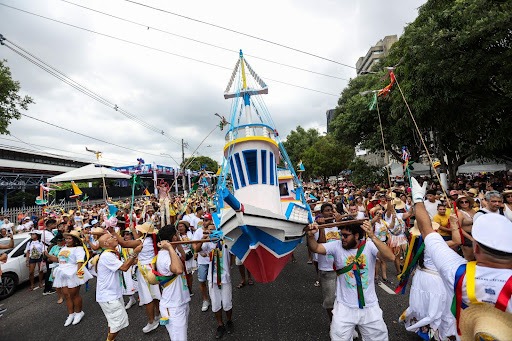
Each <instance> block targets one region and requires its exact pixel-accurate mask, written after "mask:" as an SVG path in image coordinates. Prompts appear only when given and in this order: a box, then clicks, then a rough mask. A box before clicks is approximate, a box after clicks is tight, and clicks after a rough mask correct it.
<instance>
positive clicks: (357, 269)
mask: <svg viewBox="0 0 512 341" xmlns="http://www.w3.org/2000/svg"><path fill="white" fill-rule="evenodd" d="M365 245H366V240H363V241H361V242H360V243H359V245H358V247H357V252H356V256H355V258H354V261H353V262H352V263H350V264H347V265H346V266H345V267H343V268H341V269H338V270H336V274H337V275H338V276H340V275H342V274H344V273H347V272H349V271H350V270H352V272H353V273H354V277H355V279H356V285H357V301H358V304H359V309H363V308H364V306H365V302H364V292H363V283H362V281H361V270H362V269H363V268H364V264H362V262H361V260H360V259H359V257H360V256H361V253H363V250H364V246H365Z"/></svg>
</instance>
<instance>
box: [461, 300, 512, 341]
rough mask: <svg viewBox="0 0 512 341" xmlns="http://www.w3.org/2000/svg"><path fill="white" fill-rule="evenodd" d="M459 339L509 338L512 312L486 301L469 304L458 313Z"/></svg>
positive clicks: (511, 337) (501, 339) (503, 339)
mask: <svg viewBox="0 0 512 341" xmlns="http://www.w3.org/2000/svg"><path fill="white" fill-rule="evenodd" d="M459 325H460V331H461V340H462V341H469V340H500V341H505V340H511V339H512V314H510V313H507V312H504V311H501V310H499V309H497V308H495V307H493V306H492V305H490V304H488V303H481V304H471V305H470V306H469V307H468V308H466V309H462V310H461V313H460V323H459Z"/></svg>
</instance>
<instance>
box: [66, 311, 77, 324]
mask: <svg viewBox="0 0 512 341" xmlns="http://www.w3.org/2000/svg"><path fill="white" fill-rule="evenodd" d="M74 318H75V314H74V313H73V314H69V315H68V318H67V319H66V322H64V327H67V326H69V325H70V324H71V323H72V322H73V319H74Z"/></svg>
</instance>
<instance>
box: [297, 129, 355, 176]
mask: <svg viewBox="0 0 512 341" xmlns="http://www.w3.org/2000/svg"><path fill="white" fill-rule="evenodd" d="M353 158H354V149H353V148H352V147H349V146H347V145H344V144H341V143H339V142H338V141H337V140H336V139H335V138H334V137H333V136H331V135H326V136H320V137H319V138H318V140H317V141H316V142H315V143H314V144H313V145H311V146H309V147H308V148H307V149H306V150H305V151H304V154H303V159H302V162H303V164H304V167H305V169H306V171H305V172H304V173H305V176H306V177H315V178H318V177H322V178H324V179H325V178H327V177H329V176H331V175H335V176H337V175H338V174H339V173H340V172H341V171H342V170H344V169H346V168H347V167H348V165H349V163H350V161H352V159H353Z"/></svg>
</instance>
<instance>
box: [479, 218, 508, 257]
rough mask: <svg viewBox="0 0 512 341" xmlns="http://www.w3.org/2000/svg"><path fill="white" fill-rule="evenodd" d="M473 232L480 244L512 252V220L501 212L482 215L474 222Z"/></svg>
mask: <svg viewBox="0 0 512 341" xmlns="http://www.w3.org/2000/svg"><path fill="white" fill-rule="evenodd" d="M471 233H472V235H473V238H475V240H476V241H477V242H478V243H479V244H482V245H484V246H487V247H490V248H491V249H494V250H497V251H501V252H506V253H512V222H511V221H510V220H508V219H507V218H505V217H504V216H502V215H500V214H496V213H487V214H483V215H481V216H480V217H478V219H477V220H475V222H474V223H473V229H472V230H471Z"/></svg>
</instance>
